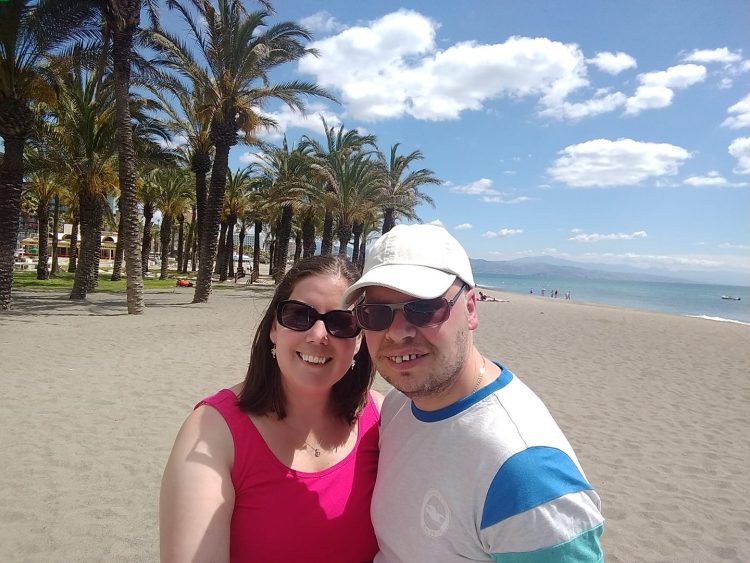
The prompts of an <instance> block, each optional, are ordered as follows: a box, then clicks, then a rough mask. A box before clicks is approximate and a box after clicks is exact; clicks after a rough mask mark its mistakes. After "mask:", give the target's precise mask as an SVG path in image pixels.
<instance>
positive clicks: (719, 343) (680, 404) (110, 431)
mask: <svg viewBox="0 0 750 563" xmlns="http://www.w3.org/2000/svg"><path fill="white" fill-rule="evenodd" d="M272 291H273V286H272V285H271V284H268V285H254V286H241V287H236V288H232V289H228V290H221V291H216V292H214V293H213V294H212V295H211V298H210V300H209V302H208V303H202V304H192V303H191V300H192V297H193V290H192V288H177V289H176V290H175V291H174V292H173V291H171V290H170V291H163V290H157V291H149V292H147V293H146V304H147V309H146V312H145V313H144V314H143V315H138V316H134V315H128V314H127V304H126V300H125V296H124V295H123V294H112V293H93V294H91V295H90V296H89V298H88V299H87V300H86V301H84V302H72V301H70V300H69V299H67V292H59V291H58V292H54V291H44V292H39V291H33V292H29V291H24V292H18V293H15V292H14V299H15V301H14V305H15V308H14V309H13V310H11V311H8V312H3V313H2V314H0V358H3V360H2V367H3V369H2V372H3V384H4V387H3V389H4V391H5V399H6V400H5V408H4V409H3V410H2V411H0V426H2V428H3V430H4V431H3V433H2V434H1V435H0V448H2V449H3V451H4V452H5V453H6V456H5V462H4V464H3V471H2V473H0V494H2V495H3V498H4V503H3V506H2V507H0V560H3V561H6V560H7V561H18V562H43V561H44V562H46V561H50V560H61V561H82V562H89V561H90V562H94V561H121V562H126V561H127V562H130V561H133V562H135V561H155V560H158V492H159V484H160V479H161V474H162V471H163V469H164V464H165V462H166V459H167V456H168V455H169V450H170V448H171V446H172V443H173V441H174V437H175V435H176V433H177V431H178V429H179V427H180V425H181V424H182V421H183V420H184V419H185V417H186V416H187V415H188V413H189V412H190V410H191V409H192V408H193V406H194V405H195V404H196V403H197V402H198V401H199V400H200V399H201V398H203V397H205V396H207V395H210V394H213V393H214V392H216V391H217V390H219V389H221V388H223V387H228V386H231V385H233V384H235V383H237V382H239V381H241V380H242V379H243V378H244V373H245V371H246V369H247V362H248V359H249V349H250V343H251V339H252V336H253V332H254V330H255V328H256V326H257V324H258V322H259V319H260V316H261V314H262V312H263V310H264V308H265V307H266V306H267V304H268V300H269V299H270V296H271V293H272ZM487 293H488V294H493V295H495V296H497V297H498V298H501V297H502V298H507V299H509V301H507V302H497V303H493V302H478V304H477V308H478V313H479V319H480V323H479V328H478V329H477V331H475V332H474V333H473V335H474V341H475V343H476V345H477V347H478V348H479V349H480V350H481V351H482V352H483V353H484V354H485V355H486V356H487V358H488V359H491V360H493V361H498V362H500V363H502V364H503V365H505V366H506V367H508V368H509V369H510V370H511V371H512V372H513V373H515V374H516V376H518V377H519V378H520V379H521V380H522V381H523V382H524V383H526V384H527V385H528V386H529V387H531V388H532V389H533V390H534V391H535V392H536V394H537V395H539V396H540V397H541V398H542V400H543V401H544V402H545V403H546V405H547V406H548V408H549V410H550V411H551V412H552V414H553V416H554V418H555V419H556V420H557V422H558V424H559V425H560V427H561V428H562V429H563V431H564V432H565V434H566V435H567V437H568V439H569V440H570V442H571V444H572V445H573V448H574V449H575V451H576V453H577V456H578V459H579V460H580V462H581V465H582V466H583V468H584V471H585V473H586V476H587V478H588V479H589V481H590V482H591V483H592V485H593V486H594V488H595V489H596V490H597V492H598V493H599V495H600V496H601V498H602V507H603V513H604V516H605V518H606V519H607V524H606V527H605V532H604V535H603V536H602V544H603V546H604V549H605V553H606V556H607V560H608V561H611V562H615V563H625V562H630V561H639V562H654V563H655V562H657V561H718V560H721V561H737V562H740V561H742V562H746V561H747V559H748V554H750V533H749V532H750V507H748V506H747V503H746V502H745V500H746V499H747V498H750V481H749V480H748V479H747V478H746V471H747V467H748V466H749V465H750V448H748V447H747V446H742V444H746V443H747V440H746V436H747V432H748V430H750V422H748V418H747V413H746V411H747V397H748V396H750V378H748V377H747V375H746V374H747V371H748V367H750V348H748V346H747V337H748V329H747V328H746V327H744V326H741V325H737V324H733V323H720V322H713V323H708V322H704V321H703V319H695V318H690V317H684V316H678V315H673V314H668V313H658V312H650V311H642V310H637V309H630V308H624V307H617V306H611V305H602V304H597V303H584V302H581V301H568V302H566V301H565V300H564V299H560V298H558V299H546V298H545V299H540V298H538V297H536V296H530V295H523V294H515V293H511V292H498V291H496V290H488V291H487ZM375 387H376V388H377V389H379V390H383V391H387V389H388V385H387V383H385V382H384V381H383V380H382V379H378V380H377V381H376V385H375Z"/></svg>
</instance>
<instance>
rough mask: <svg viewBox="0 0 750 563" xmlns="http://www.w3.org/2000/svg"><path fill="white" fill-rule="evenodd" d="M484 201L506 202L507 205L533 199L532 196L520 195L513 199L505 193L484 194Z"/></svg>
mask: <svg viewBox="0 0 750 563" xmlns="http://www.w3.org/2000/svg"><path fill="white" fill-rule="evenodd" d="M482 201H483V202H485V203H504V204H505V205H516V204H518V203H526V202H527V201H531V198H530V197H526V196H520V197H514V198H511V199H507V196H506V195H505V194H503V195H499V196H498V195H486V196H482Z"/></svg>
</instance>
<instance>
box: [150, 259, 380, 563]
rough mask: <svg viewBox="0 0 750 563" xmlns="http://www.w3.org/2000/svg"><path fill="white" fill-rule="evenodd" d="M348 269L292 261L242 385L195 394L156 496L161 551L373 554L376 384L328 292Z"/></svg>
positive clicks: (179, 557)
mask: <svg viewBox="0 0 750 563" xmlns="http://www.w3.org/2000/svg"><path fill="white" fill-rule="evenodd" d="M358 276H359V272H358V271H357V270H356V269H355V268H354V267H353V266H352V265H351V264H350V263H349V262H348V261H346V260H344V259H342V258H339V257H338V256H314V257H312V258H307V259H303V260H301V261H299V262H298V263H297V264H295V265H294V266H293V267H292V268H291V269H290V270H289V272H287V274H286V275H285V276H284V278H283V280H282V281H281V283H280V284H279V285H278V287H277V288H276V292H275V294H274V296H273V298H272V299H271V303H270V304H269V306H268V309H267V310H266V312H265V314H264V316H263V318H262V320H261V322H260V325H259V327H258V330H257V331H256V333H255V338H254V340H253V345H252V354H251V357H250V367H249V368H248V371H247V376H246V378H245V381H244V382H243V383H240V384H238V385H235V386H233V387H231V388H229V389H222V390H221V391H219V392H218V393H216V394H215V395H212V396H210V397H207V398H206V399H204V400H202V401H200V402H199V403H198V405H197V406H196V407H195V410H193V412H192V413H191V414H190V416H188V418H187V420H186V421H185V423H184V424H183V426H182V428H181V429H180V432H179V434H178V436H177V439H176V441H175V444H174V447H173V449H172V453H171V455H170V457H169V461H168V462H167V466H166V469H165V471H164V477H163V480H162V486H161V498H160V503H159V513H160V515H159V520H160V536H161V561H162V562H172V561H174V562H183V561H220V562H228V561H231V562H241V561H321V562H322V561H325V562H341V563H345V562H346V563H348V562H352V561H370V560H372V558H373V557H374V556H375V553H376V552H377V543H376V540H375V533H374V531H373V527H372V524H371V522H370V500H371V496H372V491H373V487H374V483H375V475H376V473H377V464H378V418H379V409H380V404H381V403H382V396H380V395H379V394H377V393H374V392H369V391H368V390H369V387H370V384H371V383H372V378H373V375H374V369H373V367H372V363H371V361H370V357H369V355H368V353H367V347H366V346H365V344H364V342H363V341H362V335H361V333H360V329H359V327H358V326H357V322H356V320H355V318H354V315H353V313H352V311H351V310H349V309H341V308H340V307H339V304H340V303H341V300H342V295H343V293H344V290H345V289H346V288H347V287H349V286H350V285H351V284H352V283H353V282H354V281H355V280H356V279H357V278H358Z"/></svg>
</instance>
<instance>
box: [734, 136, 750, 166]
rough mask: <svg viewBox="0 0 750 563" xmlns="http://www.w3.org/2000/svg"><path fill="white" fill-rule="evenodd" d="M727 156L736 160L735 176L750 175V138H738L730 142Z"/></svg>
mask: <svg viewBox="0 0 750 563" xmlns="http://www.w3.org/2000/svg"><path fill="white" fill-rule="evenodd" d="M729 154H731V155H732V156H733V157H734V158H736V159H737V168H735V169H734V172H735V173H736V174H750V137H738V138H737V139H735V140H734V141H732V143H731V144H730V145H729Z"/></svg>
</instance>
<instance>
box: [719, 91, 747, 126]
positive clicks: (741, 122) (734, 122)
mask: <svg viewBox="0 0 750 563" xmlns="http://www.w3.org/2000/svg"><path fill="white" fill-rule="evenodd" d="M727 113H728V114H729V117H727V118H726V119H725V120H724V121H723V122H722V124H721V125H722V127H729V128H730V129H740V128H742V127H750V94H748V95H747V96H745V97H744V98H742V99H741V100H740V101H739V102H737V103H736V104H734V105H733V106H730V107H729V109H728V110H727Z"/></svg>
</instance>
